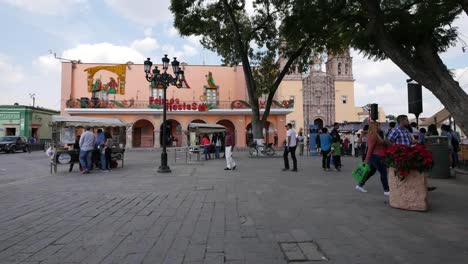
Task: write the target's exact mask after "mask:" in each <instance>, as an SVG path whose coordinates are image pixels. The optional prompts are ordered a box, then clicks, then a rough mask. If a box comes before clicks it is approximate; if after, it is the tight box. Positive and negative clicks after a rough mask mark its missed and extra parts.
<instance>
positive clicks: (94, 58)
mask: <svg viewBox="0 0 468 264" xmlns="http://www.w3.org/2000/svg"><path fill="white" fill-rule="evenodd" d="M62 57H64V58H68V59H72V60H81V61H82V62H98V63H99V62H102V63H122V62H127V61H133V62H141V61H144V59H145V57H144V56H143V55H142V54H141V53H140V52H139V51H137V50H135V49H133V48H131V47H127V46H118V45H114V44H111V43H106V42H104V43H97V44H81V45H78V46H76V47H75V48H72V49H69V50H66V51H64V52H63V55H62Z"/></svg>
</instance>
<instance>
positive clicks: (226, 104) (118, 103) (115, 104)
mask: <svg viewBox="0 0 468 264" xmlns="http://www.w3.org/2000/svg"><path fill="white" fill-rule="evenodd" d="M66 105H67V108H131V109H162V107H163V101H162V99H153V98H152V99H150V100H134V99H129V100H126V99H124V100H111V99H108V100H104V99H100V98H87V97H82V98H79V99H78V98H76V99H69V100H68V101H67V103H66ZM265 105H266V103H265V102H262V101H260V108H261V109H263V108H265ZM167 107H168V108H170V109H172V110H193V111H195V110H211V109H250V108H251V106H250V104H249V103H248V102H247V101H243V100H234V101H217V102H216V103H210V102H203V101H199V102H194V101H180V100H178V99H167ZM271 108H272V109H292V108H294V101H293V100H280V101H276V100H275V101H273V103H272V105H271Z"/></svg>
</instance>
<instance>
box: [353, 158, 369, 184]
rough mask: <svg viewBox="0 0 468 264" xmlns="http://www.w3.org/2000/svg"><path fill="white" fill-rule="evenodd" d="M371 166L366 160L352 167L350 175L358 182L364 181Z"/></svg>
mask: <svg viewBox="0 0 468 264" xmlns="http://www.w3.org/2000/svg"><path fill="white" fill-rule="evenodd" d="M370 171H371V168H370V166H369V164H367V162H361V163H359V164H358V165H357V166H356V168H354V170H353V172H352V175H353V178H354V179H355V180H356V182H357V183H358V184H360V183H362V182H364V181H365V180H366V179H367V178H368V177H369V175H370Z"/></svg>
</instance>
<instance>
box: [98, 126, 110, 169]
mask: <svg viewBox="0 0 468 264" xmlns="http://www.w3.org/2000/svg"><path fill="white" fill-rule="evenodd" d="M105 143H106V139H105V137H104V133H103V132H102V129H100V128H99V129H98V130H97V146H98V150H99V156H100V160H101V171H102V172H108V170H107V169H106V168H107V164H106V151H105Z"/></svg>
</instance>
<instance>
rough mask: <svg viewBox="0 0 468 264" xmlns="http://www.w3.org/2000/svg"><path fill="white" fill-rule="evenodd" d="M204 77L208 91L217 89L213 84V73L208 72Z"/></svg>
mask: <svg viewBox="0 0 468 264" xmlns="http://www.w3.org/2000/svg"><path fill="white" fill-rule="evenodd" d="M205 77H206V82H207V83H208V88H210V89H216V88H218V86H216V84H215V82H214V78H213V73H212V72H208V75H205Z"/></svg>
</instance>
